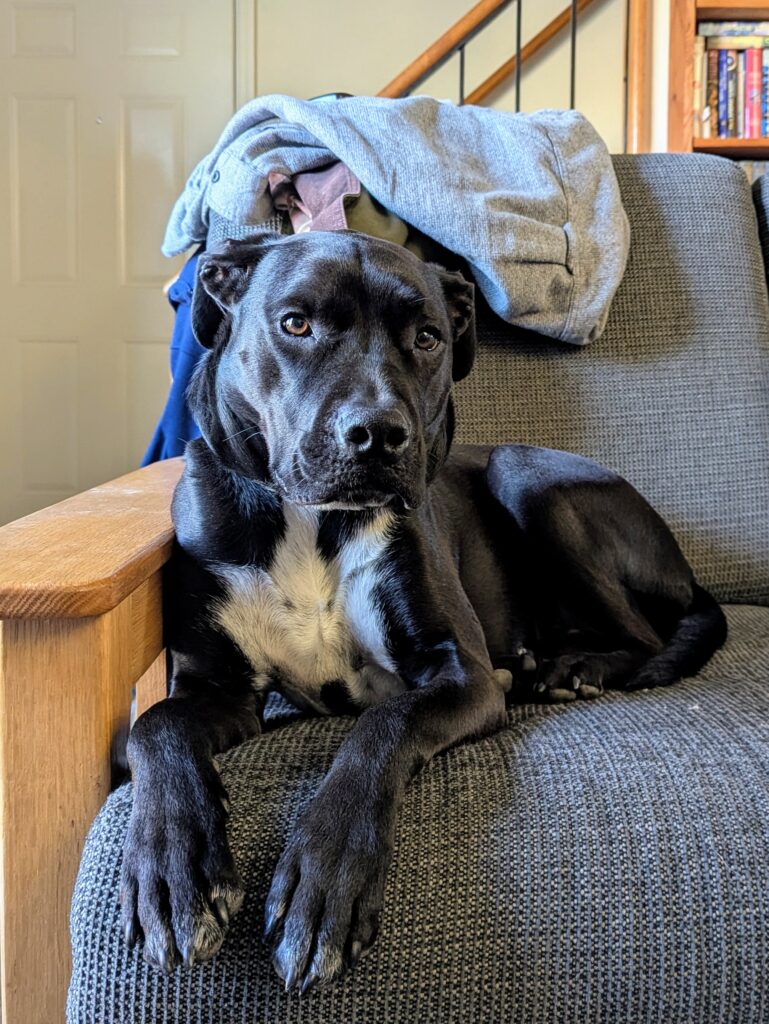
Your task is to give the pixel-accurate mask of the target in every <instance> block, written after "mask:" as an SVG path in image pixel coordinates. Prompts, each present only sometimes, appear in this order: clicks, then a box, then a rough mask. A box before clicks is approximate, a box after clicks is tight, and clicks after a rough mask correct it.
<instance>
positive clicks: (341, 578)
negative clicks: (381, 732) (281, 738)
mask: <svg viewBox="0 0 769 1024" xmlns="http://www.w3.org/2000/svg"><path fill="white" fill-rule="evenodd" d="M284 516H285V520H286V529H285V534H284V536H283V539H282V540H281V541H280V543H279V544H278V545H277V547H276V549H275V554H274V557H273V560H272V563H271V564H270V566H269V567H268V568H267V569H260V568H256V567H251V566H227V565H221V566H218V567H217V569H216V572H217V574H218V575H219V576H220V578H221V579H222V580H223V581H224V583H225V586H226V596H225V598H224V599H223V600H221V601H220V602H219V604H218V605H217V606H216V608H215V610H214V615H215V618H216V620H217V622H218V623H219V625H220V626H221V627H222V628H223V629H224V630H225V632H226V633H227V634H228V635H229V636H230V637H231V638H232V640H234V642H235V643H236V644H237V645H238V647H239V648H240V649H241V651H242V652H243V654H244V655H245V657H246V658H247V659H248V661H249V662H250V663H251V665H252V667H253V670H254V676H255V682H256V684H257V685H259V686H267V685H269V683H270V681H271V679H272V678H274V677H279V678H280V679H281V680H282V681H283V682H284V683H285V685H286V687H287V689H288V690H290V691H293V692H294V693H295V694H297V695H301V696H302V697H303V698H304V699H305V700H306V701H307V703H309V704H310V705H311V706H313V707H315V708H316V710H319V711H325V710H328V709H327V708H326V707H325V706H324V705H323V704H322V701H321V700H320V696H319V695H320V690H321V687H322V686H323V684H324V683H328V682H332V681H336V680H339V681H341V682H343V683H344V684H345V686H346V688H347V690H348V692H349V694H350V696H351V697H353V699H355V700H356V701H357V702H358V703H359V704H360V705H363V706H365V705H368V704H371V703H376V702H377V701H378V700H382V699H383V698H384V697H386V696H390V695H391V694H392V693H394V692H399V691H400V690H402V689H403V688H404V687H403V684H402V683H401V682H400V680H399V679H398V678H397V676H395V674H394V673H395V665H394V663H393V661H392V659H391V657H390V655H389V653H388V651H387V646H386V643H385V635H384V624H383V621H382V615H381V612H380V610H379V608H378V607H377V604H376V602H375V600H374V593H373V591H374V588H375V586H376V584H377V582H378V581H379V579H380V565H379V563H380V560H381V557H382V555H383V553H384V552H385V550H386V549H387V546H388V543H389V536H388V533H389V530H390V528H391V526H392V522H393V516H392V513H391V512H389V511H386V510H385V511H382V512H380V513H379V514H378V515H377V516H376V518H375V519H374V520H373V521H372V523H371V524H370V525H369V526H367V527H365V528H364V529H361V530H360V531H358V532H357V533H356V534H355V535H354V536H353V537H352V538H351V539H350V540H348V541H347V542H346V543H344V544H343V545H342V547H341V549H340V551H339V553H338V555H337V556H336V557H335V558H333V559H327V558H324V557H323V556H322V555H321V554H320V552H319V551H318V545H317V541H318V518H319V514H318V512H316V511H315V510H313V509H307V508H298V507H296V506H292V505H286V506H284ZM289 695H290V694H289Z"/></svg>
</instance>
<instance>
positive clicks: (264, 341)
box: [189, 231, 475, 509]
mask: <svg viewBox="0 0 769 1024" xmlns="http://www.w3.org/2000/svg"><path fill="white" fill-rule="evenodd" d="M192 326H193V330H194V332H195V335H196V337H197V338H198V340H199V341H200V342H201V344H203V345H205V346H207V347H208V348H210V349H211V352H210V353H209V354H208V355H207V357H206V358H205V359H204V360H203V363H202V365H201V366H200V368H199V372H198V373H197V375H196V378H195V380H194V382H193V384H192V386H191V388H190V395H189V397H190V404H191V407H192V411H193V413H194V415H195V416H196V418H197V420H198V423H199V424H200V427H201V430H202V432H203V435H204V437H205V439H206V441H207V443H208V445H209V446H210V448H211V449H212V450H213V451H214V452H215V453H216V454H217V456H218V457H219V458H220V459H221V460H222V462H223V463H224V464H225V465H227V466H228V467H229V468H231V469H233V470H235V471H236V472H238V473H240V474H241V475H245V476H248V477H251V478H254V479H258V480H261V481H263V482H264V483H265V484H266V485H267V486H268V487H270V488H272V489H273V490H274V491H276V493H278V494H279V495H281V496H282V497H284V498H286V499H288V500H289V501H292V502H296V503H299V504H306V505H314V506H321V507H332V508H356V509H360V508H370V507H375V506H377V505H384V504H387V503H389V502H392V501H398V500H400V501H401V502H402V503H403V504H404V505H405V506H406V507H410V508H413V507H416V506H417V505H418V504H419V503H420V502H421V500H422V499H423V497H424V494H425V489H426V487H427V484H428V482H429V480H430V478H431V477H432V475H433V474H434V473H435V471H436V470H437V468H438V467H439V466H440V464H441V463H442V462H443V460H444V459H445V457H446V454H447V452H448V448H449V445H450V443H451V433H452V430H453V417H452V411H451V400H450V392H451V384H452V381H453V380H460V379H461V378H462V377H464V376H465V375H466V374H467V373H469V372H470V368H471V366H472V363H473V357H474V354H475V322H474V311H473V286H472V284H469V283H468V282H467V281H466V280H465V279H464V278H463V277H462V276H461V274H458V273H449V272H448V271H446V270H444V269H443V268H441V267H438V266H436V265H434V264H426V263H422V262H421V261H420V260H418V259H417V258H416V257H415V256H413V255H412V254H411V253H410V252H408V251H407V250H405V249H403V248H400V247H399V246H396V245H393V244H391V243H390V242H384V241H381V240H379V239H375V238H371V237H370V236H368V235H362V234H359V233H357V232H351V231H349V232H348V231H343V232H322V231H318V232H310V233H308V234H301V235H291V236H289V237H285V238H284V237H282V236H280V235H275V234H262V235H257V236H254V237H252V238H250V239H247V240H244V241H242V242H229V243H227V245H226V246H225V247H224V249H223V250H222V251H220V252H211V253H206V254H204V255H202V256H201V257H200V260H199V263H198V276H197V282H196V285H195V293H194V296H193V304H192Z"/></svg>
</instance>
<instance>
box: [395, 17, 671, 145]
mask: <svg viewBox="0 0 769 1024" xmlns="http://www.w3.org/2000/svg"><path fill="white" fill-rule="evenodd" d="M522 2H523V0H480V3H477V4H476V5H475V6H474V7H472V8H471V9H470V10H469V11H468V12H467V13H466V14H465V15H464V16H463V17H461V18H460V19H459V20H458V21H456V22H455V23H454V24H453V25H452V26H451V28H449V29H447V31H446V32H444V33H443V35H442V36H440V37H439V38H438V39H436V40H435V42H434V43H433V44H432V45H431V46H428V47H427V49H426V50H424V51H423V52H422V53H420V55H419V56H418V57H417V58H415V60H413V61H412V62H411V63H410V64H409V65H408V67H406V68H404V70H403V71H401V73H400V74H399V75H396V76H395V78H394V79H393V80H392V81H391V82H389V83H388V84H387V85H386V86H385V87H384V89H382V90H380V92H379V94H378V95H380V96H389V97H392V98H396V97H399V96H408V95H409V94H410V93H412V92H413V91H414V89H416V88H417V86H419V85H421V84H422V83H423V82H424V81H425V80H426V79H427V78H429V77H430V75H432V74H434V73H435V72H436V71H437V70H438V69H439V68H441V67H443V65H444V64H445V63H446V62H447V61H448V60H450V59H451V58H452V57H453V56H454V55H455V54H458V55H459V90H458V93H459V102H460V103H473V104H480V103H483V102H484V100H486V99H487V98H488V97H489V96H490V95H491V94H492V93H493V92H494V91H495V90H497V89H498V88H499V87H500V86H501V85H503V84H504V83H505V82H507V81H508V79H509V78H511V77H512V76H513V75H514V76H515V109H516V110H520V108H521V67H522V65H523V64H524V63H525V62H526V61H527V60H530V59H531V58H532V57H533V56H534V55H535V54H537V53H539V51H540V50H542V49H543V48H544V47H546V46H548V45H549V44H550V43H552V42H553V41H554V40H555V39H556V38H557V37H558V36H559V35H560V34H561V32H563V30H564V29H565V28H566V26H567V25H568V26H569V27H570V29H571V45H570V90H569V92H570V95H569V105H570V106H571V107H574V105H575V82H576V39H577V16H578V15H579V14H580V13H582V11H584V10H585V9H586V8H588V7H589V6H590V5H591V4H593V3H594V2H595V0H571V3H570V5H569V7H567V8H565V9H564V10H563V11H561V13H560V14H558V15H557V16H556V17H555V18H553V20H552V21H551V22H550V23H549V24H548V25H546V26H545V28H543V29H542V30H541V31H540V32H538V33H537V34H536V35H535V36H534V37H533V38H532V39H531V40H530V41H529V42H528V43H526V45H525V46H521V7H522ZM512 3H515V5H516V33H515V34H516V41H515V54H514V55H513V56H512V57H511V58H510V59H509V60H507V61H505V63H504V64H502V65H501V66H500V67H499V68H497V70H496V71H495V72H493V74H491V75H489V76H488V78H486V79H485V80H484V81H483V82H481V84H480V85H478V86H476V88H475V89H473V90H472V92H470V93H469V94H466V93H465V46H466V45H467V44H468V43H469V42H470V40H472V39H473V38H474V37H475V36H476V35H478V33H479V32H481V31H482V30H483V29H484V28H486V27H487V26H488V25H490V24H491V23H492V22H493V21H494V20H495V19H496V18H497V17H498V16H499V15H500V14H501V13H502V11H504V10H505V9H506V8H507V7H510V5H511V4H512ZM626 5H627V18H626V25H627V30H626V40H625V150H626V151H627V152H630V153H642V152H646V151H647V150H648V149H649V147H650V143H651V73H650V72H651V17H652V14H651V2H650V0H626Z"/></svg>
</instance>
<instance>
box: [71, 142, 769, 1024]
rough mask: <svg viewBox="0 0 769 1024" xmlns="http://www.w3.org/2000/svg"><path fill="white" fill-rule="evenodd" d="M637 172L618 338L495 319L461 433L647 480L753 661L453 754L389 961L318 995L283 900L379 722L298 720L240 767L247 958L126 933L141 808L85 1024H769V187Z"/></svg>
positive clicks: (284, 713)
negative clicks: (157, 958)
mask: <svg viewBox="0 0 769 1024" xmlns="http://www.w3.org/2000/svg"><path fill="white" fill-rule="evenodd" d="M616 167H617V172H618V175H619V180H620V185H621V188H622V193H623V198H624V202H625V204H626V209H627V212H628V215H629V217H630V221H631V225H632V232H633V237H632V245H631V256H630V264H629V267H628V272H627V275H626V278H625V280H624V282H623V284H622V286H621V288H620V290H619V293H618V294H617V297H616V300H615V302H614V306H613V308H612V313H611V317H610V322H609V326H608V329H607V331H606V333H605V335H604V336H603V337H602V338H601V339H600V340H599V341H598V342H596V343H594V344H593V345H591V346H588V347H587V348H584V349H574V348H569V347H565V346H563V345H558V344H556V343H551V342H548V341H546V340H544V339H542V338H540V337H536V336H531V335H529V336H526V335H524V334H522V333H521V332H516V331H514V330H513V329H511V328H510V327H508V326H506V325H504V324H501V323H499V322H494V321H492V319H491V318H486V319H485V321H484V324H483V329H482V332H481V338H482V345H481V355H480V359H479V363H478V366H477V369H476V370H475V372H474V373H473V374H472V375H471V377H470V378H469V379H468V380H467V381H466V382H464V383H463V384H462V385H461V387H460V388H459V389H458V395H457V399H458V415H459V436H460V439H461V440H466V441H498V440H523V441H529V442H534V443H539V444H545V445H549V446H552V447H556V448H566V449H571V450H574V451H579V452H583V453H586V454H588V455H591V456H593V457H595V458H598V459H600V460H602V461H603V462H605V463H607V464H608V465H610V466H612V467H613V468H615V469H617V470H619V471H620V472H622V473H624V474H625V475H626V476H627V477H628V478H629V479H630V480H631V481H632V482H633V483H634V484H635V485H636V486H637V487H638V488H639V489H640V490H641V491H642V492H643V493H644V494H645V495H646V496H647V497H648V498H649V499H650V500H651V501H652V502H653V503H654V504H655V505H656V507H657V508H658V509H659V510H660V512H662V514H663V515H664V516H665V517H666V518H667V520H668V522H669V523H670V524H671V526H672V527H673V529H674V531H675V533H676V535H677V537H678V539H679V541H680V543H681V545H682V547H683V549H684V551H685V552H686V554H687V556H688V557H689V558H690V560H691V561H692V563H693V564H694V566H695V569H696V571H697V572H698V574H699V576H700V579H701V580H702V582H703V583H704V584H706V585H707V586H708V587H710V588H711V589H712V590H713V591H714V592H715V593H716V595H717V596H718V598H719V599H720V600H721V601H723V602H724V603H725V605H726V611H727V615H728V619H729V626H730V638H729V641H728V643H727V645H726V647H725V648H724V649H723V650H722V651H721V652H720V653H719V654H718V655H717V656H716V657H715V658H714V659H713V661H712V662H711V664H710V665H708V666H707V668H706V669H705V671H704V672H702V673H701V675H700V676H698V677H697V678H695V679H690V680H686V681H684V682H682V683H680V684H677V685H676V686H674V687H671V688H669V689H666V690H659V691H649V692H642V693H636V694H633V695H624V694H619V693H613V694H609V695H607V696H606V697H604V698H602V699H601V700H599V701H596V702H594V703H582V702H577V703H575V704H571V705H566V706H542V705H530V706H525V707H515V708H512V709H511V711H510V715H509V725H508V727H507V729H505V730H504V731H502V732H500V733H499V734H497V735H495V736H492V737H489V738H488V739H484V740H482V741H479V742H475V743H468V744H464V745H462V746H459V747H457V748H456V749H453V750H451V751H449V752H447V753H445V754H443V755H441V756H439V757H437V758H435V760H434V761H433V763H432V764H430V765H429V766H428V767H427V768H426V769H424V770H423V771H422V772H421V773H420V775H419V776H418V777H417V779H416V780H415V781H414V782H413V784H412V785H411V787H410V789H409V792H408V797H407V800H406V803H405V806H404V808H403V812H402V814H401V818H400V827H399V830H398V837H397V844H396V850H395V859H394V865H393V868H392V871H391V874H390V877H389V880H388V884H387V892H386V899H385V911H384V916H383V920H382V928H381V933H380V937H379V940H378V942H377V944H376V946H375V947H374V949H373V950H372V952H371V953H370V954H369V955H368V956H367V957H366V958H365V959H364V960H363V961H362V962H361V964H360V965H359V966H358V968H357V969H356V970H354V971H353V972H352V973H350V974H348V975H347V976H345V977H344V978H343V979H342V980H341V981H340V982H338V983H337V984H334V985H332V986H330V987H329V988H327V989H321V990H318V991H314V992H312V993H310V994H308V995H307V996H305V997H303V998H300V997H297V996H287V995H285V994H284V993H283V991H282V987H281V985H280V983H279V982H278V979H277V978H276V976H275V974H274V973H273V971H272V968H271V966H270V963H269V955H268V950H267V947H266V946H265V945H264V943H263V942H262V940H261V938H260V935H261V926H262V906H263V901H264V898H265V894H266V890H267V887H268V885H269V882H270V876H271V872H272V869H273V867H274V865H275V862H276V859H277V857H278V854H279V852H280V850H281V847H282V845H283V843H284V842H285V840H286V838H287V836H288V833H289V831H290V829H291V826H292V823H293V822H294V820H295V819H296V817H297V815H298V813H299V811H300V810H301V808H302V807H303V806H305V805H306V803H307V801H308V800H309V799H310V798H311V796H312V794H313V792H314V790H315V789H316V787H317V785H318V784H319V782H320V780H321V778H322V776H323V773H324V772H325V771H326V769H327V768H328V766H329V765H330V763H331V759H332V757H333V755H334V752H335V750H336V749H337V747H338V746H339V744H340V742H341V740H342V738H343V736H344V735H345V733H346V731H347V730H348V729H349V728H350V725H351V720H349V719H345V718H330V719H322V720H321V719H308V718H302V717H300V716H298V715H296V714H295V713H292V712H291V711H290V709H288V708H287V707H286V706H282V707H280V706H278V705H277V704H276V705H274V707H273V718H272V723H271V724H272V728H271V729H270V731H269V732H268V733H266V734H265V735H264V736H262V737H260V738H259V739H257V740H255V741H253V742H251V743H248V744H245V745H244V746H242V747H240V748H237V749H235V750H233V751H231V752H230V753H229V754H228V755H227V756H226V757H225V758H224V760H223V775H224V781H225V783H226V785H227V787H228V789H229V791H230V796H231V800H232V818H231V838H232V844H233V847H234V851H235V856H236V859H237V861H238V864H239V866H240V868H241V870H242V873H243V875H244V878H245V883H246V889H247V893H248V895H247V898H246V902H245V905H244V907H243V910H242V911H241V913H240V914H239V915H238V917H237V918H236V919H235V921H234V923H233V926H232V930H231V933H230V935H229V938H228V940H227V942H226V944H225V947H224V948H223V950H222V951H221V953H220V954H219V955H218V956H217V957H216V958H215V959H214V960H213V961H212V962H211V963H209V964H207V965H204V966H201V967H195V968H193V969H183V968H178V969H177V970H176V971H175V972H174V973H173V974H171V975H170V976H168V977H164V976H161V975H159V974H157V973H155V972H154V971H152V970H151V969H149V968H148V967H147V966H146V965H145V964H144V962H143V960H142V958H141V955H140V952H139V951H129V950H127V948H126V947H125V945H124V943H123V941H122V938H121V935H120V929H119V925H118V901H117V890H118V877H119V866H120V851H121V844H122V841H123V837H124V834H125V830H126V824H127V819H128V812H129V805H130V800H131V790H130V786H124V787H122V788H121V789H119V790H117V791H116V792H115V793H114V794H113V795H112V796H111V798H110V799H109V801H108V802H107V804H106V806H105V807H104V809H103V811H102V812H101V814H100V815H99V817H98V819H97V820H96V822H95V824H94V826H93V829H92V831H91V834H90V836H89V839H88V842H87V846H86V850H85V853H84V855H83V861H82V866H81V870H80V874H79V877H78V881H77V885H76V889H75V893H74V899H73V905H72V944H73V961H74V969H73V975H72V983H71V989H70V997H69V1007H68V1021H69V1022H70V1024H75V1022H77V1024H107V1022H109V1024H112V1022H115V1024H117V1022H129V1021H130V1022H142V1024H144V1022H147V1024H149V1022H152V1024H155V1022H160V1021H174V1022H180V1024H203V1022H214V1024H236V1022H237V1024H246V1022H248V1024H251V1022H319V1024H320V1022H322V1024H337V1022H354V1024H365V1022H374V1021H385V1022H412V1021H413V1022H420V1024H422V1022H429V1024H449V1022H457V1024H458V1022H462V1024H466V1022H467V1021H478V1022H484V1024H485V1022H503V1021H504V1022H511V1024H512V1022H521V1024H524V1022H525V1024H570V1022H574V1024H577V1022H579V1024H598V1022H601V1024H614V1022H617V1024H620V1022H622V1024H624V1022H631V1024H640V1022H643V1024H647V1022H648V1024H651V1022H652V1021H654V1022H658V1021H659V1022H676V1024H684V1022H687V1024H688V1022H697V1024H716V1022H719V1024H727V1022H735V1024H737V1022H739V1024H752V1022H756V1024H759V1022H762V1021H769V970H768V968H769V607H767V605H769V304H768V302H767V286H766V277H765V271H764V263H763V260H762V255H761V249H760V242H759V232H758V222H759V221H760V222H761V224H762V226H765V225H766V219H765V217H764V213H763V207H762V206H761V203H762V199H763V197H764V196H765V195H766V194H767V193H768V192H769V190H767V189H766V188H765V187H764V186H763V185H762V184H760V185H759V186H758V188H757V191H756V201H757V203H758V205H759V218H758V220H757V217H756V209H755V207H754V203H753V201H752V198H751V192H750V188H749V186H748V184H747V181H746V179H745V177H744V175H743V174H742V172H741V171H740V170H739V169H738V168H736V167H734V166H733V165H732V164H730V163H729V162H727V161H726V160H722V159H720V158H716V157H700V156H675V155H666V156H644V157H618V158H616ZM768 233H769V232H768Z"/></svg>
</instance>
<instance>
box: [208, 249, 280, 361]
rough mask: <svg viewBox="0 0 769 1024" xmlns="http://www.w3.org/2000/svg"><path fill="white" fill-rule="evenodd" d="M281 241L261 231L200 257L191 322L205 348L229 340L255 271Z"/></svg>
mask: <svg viewBox="0 0 769 1024" xmlns="http://www.w3.org/2000/svg"><path fill="white" fill-rule="evenodd" d="M282 238H283V236H282V235H279V234H277V232H275V231H262V232H259V233H258V234H255V235H251V236H249V237H248V238H244V239H242V240H239V241H229V242H225V243H224V246H223V247H222V248H221V249H219V250H215V251H213V252H204V253H202V254H201V255H200V258H199V259H198V267H197V276H196V277H195V288H194V289H193V293H192V310H191V313H190V321H191V324H192V333H193V334H194V335H195V337H196V338H197V339H198V341H199V342H200V344H201V345H203V346H204V347H205V348H213V346H214V344H215V343H216V342H217V341H219V340H220V339H221V338H224V337H226V336H227V333H228V328H229V323H230V316H231V313H232V310H233V309H234V308H235V306H236V305H237V303H238V302H239V301H240V299H242V298H243V295H244V294H245V291H246V288H247V287H248V282H249V279H250V277H251V274H252V272H253V270H254V267H256V265H257V263H258V262H259V260H260V259H261V258H262V256H264V254H265V252H267V250H268V249H269V248H270V246H271V245H274V244H275V243H276V242H280V241H281V239H282Z"/></svg>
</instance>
